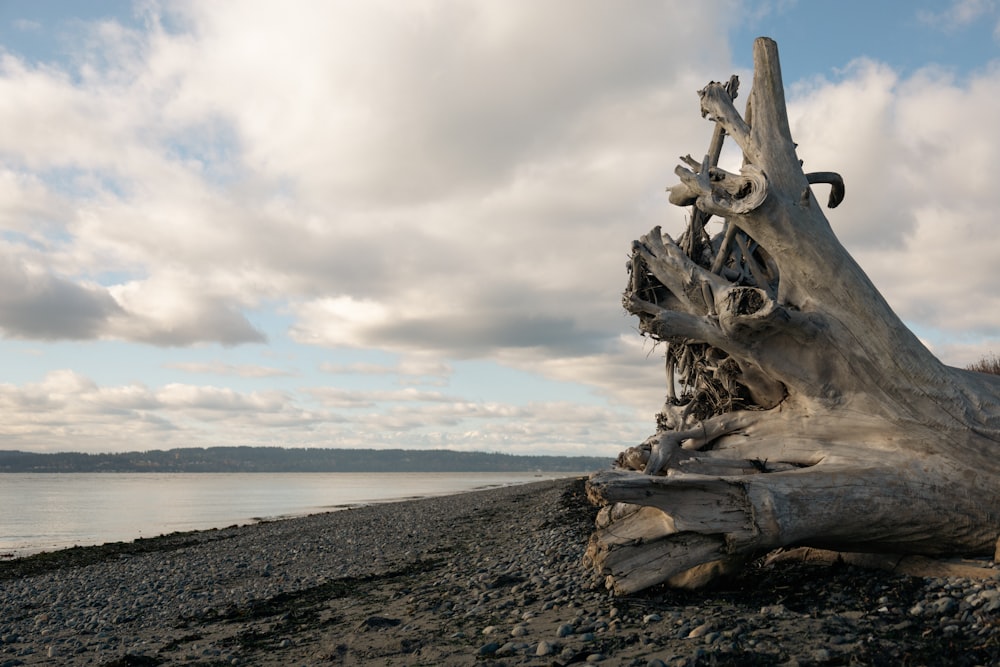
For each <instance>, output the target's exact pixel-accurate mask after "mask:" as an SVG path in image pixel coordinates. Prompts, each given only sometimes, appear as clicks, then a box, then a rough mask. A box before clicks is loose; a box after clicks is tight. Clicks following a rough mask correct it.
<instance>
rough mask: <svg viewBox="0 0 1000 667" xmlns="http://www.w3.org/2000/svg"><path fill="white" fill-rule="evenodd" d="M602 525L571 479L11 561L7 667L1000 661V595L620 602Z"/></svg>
mask: <svg viewBox="0 0 1000 667" xmlns="http://www.w3.org/2000/svg"><path fill="white" fill-rule="evenodd" d="M594 514H595V510H594V508H592V507H590V506H589V504H588V503H587V501H586V498H585V496H584V495H583V480H582V479H581V478H568V479H561V480H551V481H542V482H534V483H528V484H522V485H514V486H506V487H500V488H493V489H487V490H482V491H472V492H466V493H461V494H458V495H451V496H437V497H432V498H426V499H421V500H417V501H409V502H397V503H380V504H377V505H368V506H365V507H361V508H357V509H349V510H342V511H337V512H328V513H323V514H314V515H309V516H306V517H300V518H295V519H288V520H280V521H272V522H265V523H259V524H251V525H247V526H242V527H232V528H224V529H218V530H212V531H196V532H192V533H183V534H177V535H168V536H164V537H160V538H150V539H146V540H139V541H138V542H134V543H124V544H119V545H118V546H117V547H115V548H111V547H112V546H113V545H104V546H99V547H81V548H79V549H77V550H63V551H59V552H52V553H51V554H49V555H48V556H47V557H46V558H40V559H38V561H39V562H42V561H46V563H45V567H39V569H38V571H36V572H27V571H22V572H20V573H17V572H14V570H13V568H12V567H11V566H13V565H14V564H15V563H18V562H22V563H27V562H30V561H32V560H33V559H35V558H38V557H31V558H27V559H20V561H7V562H0V665H9V666H10V667H13V666H15V665H35V664H38V665H42V664H44V665H70V666H73V665H107V666H112V667H115V666H119V665H138V664H144V665H159V664H165V665H166V664H189V665H195V664H197V665H224V664H225V665H264V666H265V667H270V666H274V667H277V666H278V665H287V664H307V665H314V664H317V665H326V664H331V665H469V664H487V665H553V664H560V665H564V664H565V665H568V664H577V663H584V662H588V661H589V662H604V663H605V664H614V665H637V666H641V667H646V666H652V667H659V666H660V665H676V666H677V667H680V666H684V667H691V666H693V665H702V664H704V665H708V664H746V665H775V664H787V665H795V664H798V665H841V664H843V665H846V664H872V665H883V664H884V665H894V664H952V665H970V666H971V665H979V664H982V665H986V664H996V663H997V662H998V661H1000V589H998V584H997V583H996V582H995V581H988V582H983V581H973V580H959V579H956V578H951V579H947V580H935V579H919V578H913V577H906V576H901V575H892V574H888V573H884V572H876V571H868V570H861V569H859V568H856V567H853V566H848V565H841V566H834V567H826V566H815V565H808V564H804V563H786V564H781V565H777V566H773V567H765V566H763V565H761V564H755V565H754V566H752V567H750V568H748V569H747V571H745V572H744V573H742V574H741V575H740V576H739V577H737V578H736V579H734V580H732V581H730V582H726V583H725V584H723V585H721V586H719V587H717V588H715V589H712V590H708V591H701V592H679V591H671V590H668V589H657V590H652V591H648V592H646V593H643V594H639V595H634V596H627V597H614V596H611V595H610V594H609V593H608V592H607V591H606V590H605V589H604V587H603V585H602V582H601V581H599V579H598V578H597V577H595V576H594V575H593V574H592V573H591V572H589V571H588V570H586V569H585V568H584V567H583V565H582V563H581V557H582V554H583V551H584V550H585V548H586V543H587V539H588V537H589V535H590V533H591V532H592V530H593V517H594ZM147 543H148V544H147Z"/></svg>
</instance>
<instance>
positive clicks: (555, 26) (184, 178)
mask: <svg viewBox="0 0 1000 667" xmlns="http://www.w3.org/2000/svg"><path fill="white" fill-rule="evenodd" d="M760 35H767V36H769V37H772V38H774V39H775V40H776V41H777V42H778V47H779V51H780V56H781V62H782V71H783V75H784V81H785V90H786V95H787V98H788V105H789V116H790V121H791V126H792V134H793V138H794V139H795V140H796V141H797V143H798V144H799V156H800V157H801V158H802V159H803V160H804V162H805V168H806V170H807V171H837V172H839V173H840V174H842V175H843V177H844V179H845V181H846V186H847V197H846V199H845V201H844V203H843V204H842V205H841V206H840V207H839V208H837V209H836V210H833V211H829V212H828V218H829V219H830V222H831V224H832V226H833V228H834V230H835V231H836V233H837V235H838V236H839V238H840V239H841V241H842V242H843V243H844V245H845V246H846V247H847V248H848V250H849V251H850V252H851V253H852V255H853V256H854V257H855V258H856V259H857V260H858V262H859V263H860V264H861V266H862V267H863V268H864V269H865V271H866V272H867V273H868V274H869V276H870V277H871V278H872V280H873V281H874V283H875V285H876V286H877V287H878V288H879V290H880V291H881V292H882V293H883V295H884V296H885V297H886V299H887V300H888V301H889V303H890V304H891V306H892V307H893V308H894V309H895V311H896V312H897V313H898V314H899V316H900V317H901V318H902V319H903V321H904V322H905V323H906V324H907V325H908V326H909V327H910V328H911V329H912V330H913V331H914V332H915V333H916V334H917V335H918V336H920V338H921V339H922V340H923V341H924V342H925V344H926V345H927V346H928V347H929V348H930V349H931V350H932V351H933V352H934V353H935V354H936V355H937V356H938V357H939V358H941V359H942V360H943V361H945V362H946V363H949V364H952V365H956V366H964V365H967V364H969V363H972V362H974V361H977V360H978V359H980V358H982V357H983V356H985V355H989V354H992V353H994V352H1000V291H998V290H997V288H996V286H997V284H998V282H1000V261H998V259H1000V234H998V233H996V231H995V230H996V225H997V224H998V223H997V218H998V215H997V211H1000V188H998V187H997V186H996V179H995V178H994V177H993V172H992V169H993V168H997V167H998V166H1000V124H998V123H997V122H996V119H997V118H1000V3H998V2H996V1H994V0H957V1H954V2H949V1H948V0H940V1H938V2H930V1H926V0H914V1H903V0H899V1H895V2H890V1H885V2H878V3H873V2H870V0H863V1H861V0H844V1H841V2H837V3H819V2H806V1H805V0H799V1H798V2H796V1H794V0H784V1H780V0H779V1H773V2H740V1H738V0H705V1H702V2H688V1H687V0H676V1H674V0H668V1H665V2H654V1H652V0H637V1H636V2H629V3H618V2H606V1H597V0H546V1H545V2H537V1H535V0H511V1H509V2H494V1H493V0H480V1H477V0H407V1H406V2H399V1H398V0H391V1H390V0H384V1H383V0H366V2H354V1H343V2H341V1H337V0H317V1H315V2H308V1H305V0H289V1H288V2H282V3H275V2H271V1H269V0H242V1H241V2H238V3H232V2H202V1H196V0H190V1H187V2H185V1H178V2H153V1H149V0H136V1H134V2H132V1H128V0H94V1H92V2H86V3H82V2H77V1H76V0H62V1H58V0H0V128H2V129H0V286H2V289H0V449H19V450H25V451H37V452H53V451H82V452H95V453H96V452H113V451H135V450H140V451H142V450H151V449H167V448H172V447H207V446H223V445H268V446H272V445H278V446H284V447H373V448H406V449H429V448H435V449H438V448H447V449H454V450H477V451H495V452H506V453H511V454H561V455H594V456H608V457H614V456H615V455H616V454H617V453H618V452H619V451H621V450H622V449H624V448H626V447H628V446H631V445H634V444H637V443H638V442H641V441H642V440H643V439H644V438H645V437H646V436H647V435H649V434H650V433H651V432H652V431H653V430H654V429H655V423H654V414H655V413H656V411H657V410H658V409H659V408H660V407H661V405H662V401H663V396H664V376H663V360H662V354H663V349H662V346H661V347H656V346H654V345H652V343H651V342H650V341H648V340H645V339H643V338H642V337H640V336H639V334H638V333H637V330H636V322H635V321H634V320H633V318H631V317H630V316H628V315H627V314H626V313H625V312H624V311H623V309H622V307H621V293H622V290H623V289H624V287H625V283H626V277H627V274H626V271H625V262H626V259H627V256H628V250H629V247H630V244H631V241H632V240H633V239H635V238H638V237H639V236H641V235H642V234H644V233H646V232H647V231H649V229H651V228H652V227H653V226H654V225H662V226H663V228H664V230H665V231H668V232H671V233H674V234H677V233H679V232H680V231H681V230H682V229H683V225H684V220H685V215H686V211H685V210H683V209H680V208H677V207H673V206H671V205H670V204H669V203H668V202H667V194H666V192H665V188H666V187H668V186H670V185H672V184H674V182H675V181H676V177H675V176H674V175H673V169H674V167H675V166H676V164H677V163H678V157H679V156H681V155H685V154H688V153H690V154H692V155H695V156H700V155H702V154H703V153H704V152H705V151H706V150H707V147H708V144H709V141H710V138H711V132H712V125H711V123H710V122H708V121H706V120H704V119H702V118H701V117H700V114H699V106H698V97H697V94H696V91H697V90H698V89H700V88H702V87H703V86H704V85H705V84H706V83H708V82H709V81H713V80H715V81H725V80H727V79H728V77H729V76H730V75H731V74H738V75H739V76H740V78H741V81H742V82H743V85H744V93H745V91H746V90H747V89H748V88H749V85H750V80H751V66H752V62H751V50H752V43H753V40H754V38H756V37H758V36H760ZM741 99H745V95H744V96H741ZM738 160H739V156H738V155H737V154H735V153H734V152H733V151H732V150H731V149H730V150H728V151H727V152H726V153H725V154H724V156H723V162H724V165H725V164H726V163H727V161H728V162H729V163H735V164H738ZM820 198H821V199H823V197H820ZM712 231H717V230H716V229H713V230H712Z"/></svg>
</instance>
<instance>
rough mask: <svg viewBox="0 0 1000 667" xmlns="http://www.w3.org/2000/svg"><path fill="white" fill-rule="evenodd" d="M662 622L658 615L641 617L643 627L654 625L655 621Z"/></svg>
mask: <svg viewBox="0 0 1000 667" xmlns="http://www.w3.org/2000/svg"><path fill="white" fill-rule="evenodd" d="M662 620H663V617H662V616H660V615H659V614H656V613H653V614H646V615H645V616H643V617H642V623H643V625H648V624H650V623H655V622H657V621H662Z"/></svg>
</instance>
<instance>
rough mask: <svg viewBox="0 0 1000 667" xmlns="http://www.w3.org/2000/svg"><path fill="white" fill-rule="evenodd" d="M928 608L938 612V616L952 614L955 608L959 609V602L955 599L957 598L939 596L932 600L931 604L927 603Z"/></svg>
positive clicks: (935, 612)
mask: <svg viewBox="0 0 1000 667" xmlns="http://www.w3.org/2000/svg"><path fill="white" fill-rule="evenodd" d="M927 608H928V609H929V610H930V611H931V612H932V613H934V614H937V615H938V616H944V615H946V614H951V613H953V612H954V611H955V610H957V609H958V602H956V601H955V598H953V597H951V596H948V595H946V596H945V597H943V598H938V599H937V600H934V601H933V602H931V603H930V604H929V605H927Z"/></svg>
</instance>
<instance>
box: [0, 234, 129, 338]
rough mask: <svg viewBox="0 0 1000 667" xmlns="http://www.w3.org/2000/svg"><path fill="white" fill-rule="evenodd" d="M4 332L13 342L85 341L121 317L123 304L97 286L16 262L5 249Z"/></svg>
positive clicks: (1, 260) (0, 261) (0, 303)
mask: <svg viewBox="0 0 1000 667" xmlns="http://www.w3.org/2000/svg"><path fill="white" fill-rule="evenodd" d="M0 282H2V283H3V285H4V289H3V293H2V294H0V330H2V331H3V333H4V335H6V336H10V337H13V338H28V339H34V340H67V339H68V340H80V339H87V338H92V337H94V336H96V335H98V334H99V333H100V332H101V331H102V329H103V327H104V325H105V323H106V322H107V321H108V320H109V319H110V318H112V317H114V316H116V315H118V314H120V312H121V309H120V307H119V306H118V304H117V302H116V301H115V300H114V299H113V298H112V297H111V296H110V295H109V294H108V293H107V291H106V290H104V289H103V288H101V287H100V286H97V285H92V284H78V283H76V282H73V281H71V280H67V279H65V278H62V277H59V276H56V275H52V274H51V273H48V272H46V271H45V270H44V269H43V268H42V267H39V266H37V265H33V264H32V263H29V261H26V260H24V259H20V258H18V257H16V256H15V249H14V248H12V247H11V245H10V244H6V243H0Z"/></svg>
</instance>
